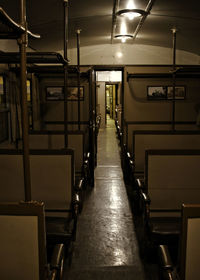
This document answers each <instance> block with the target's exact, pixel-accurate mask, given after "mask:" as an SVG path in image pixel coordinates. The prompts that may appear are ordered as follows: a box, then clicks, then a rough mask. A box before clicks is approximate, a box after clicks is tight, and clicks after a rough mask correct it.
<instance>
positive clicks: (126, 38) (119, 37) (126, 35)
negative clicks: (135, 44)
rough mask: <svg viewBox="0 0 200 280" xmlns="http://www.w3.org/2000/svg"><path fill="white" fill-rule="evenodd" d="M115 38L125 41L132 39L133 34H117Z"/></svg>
mask: <svg viewBox="0 0 200 280" xmlns="http://www.w3.org/2000/svg"><path fill="white" fill-rule="evenodd" d="M115 38H116V39H120V40H121V41H122V43H125V42H126V40H129V39H132V38H133V36H132V35H129V34H122V35H116V36H115Z"/></svg>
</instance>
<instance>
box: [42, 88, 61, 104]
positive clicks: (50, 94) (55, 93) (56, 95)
mask: <svg viewBox="0 0 200 280" xmlns="http://www.w3.org/2000/svg"><path fill="white" fill-rule="evenodd" d="M46 99H47V100H49V101H50V100H64V93H63V87H59V86H58V87H56V86H55V87H54V86H50V87H47V88H46Z"/></svg>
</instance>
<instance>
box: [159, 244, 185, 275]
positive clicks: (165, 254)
mask: <svg viewBox="0 0 200 280" xmlns="http://www.w3.org/2000/svg"><path fill="white" fill-rule="evenodd" d="M158 257H159V262H160V269H161V275H162V278H161V279H163V280H180V278H179V275H178V273H177V270H176V268H175V266H174V264H173V263H172V260H171V257H170V253H169V250H168V247H167V245H159V247H158Z"/></svg>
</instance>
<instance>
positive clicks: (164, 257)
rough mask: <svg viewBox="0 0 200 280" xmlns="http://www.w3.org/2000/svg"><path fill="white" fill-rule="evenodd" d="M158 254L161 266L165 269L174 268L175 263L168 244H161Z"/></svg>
mask: <svg viewBox="0 0 200 280" xmlns="http://www.w3.org/2000/svg"><path fill="white" fill-rule="evenodd" d="M158 255H159V260H160V264H161V267H162V268H164V269H173V263H172V260H171V257H170V254H169V250H168V247H167V245H159V247H158Z"/></svg>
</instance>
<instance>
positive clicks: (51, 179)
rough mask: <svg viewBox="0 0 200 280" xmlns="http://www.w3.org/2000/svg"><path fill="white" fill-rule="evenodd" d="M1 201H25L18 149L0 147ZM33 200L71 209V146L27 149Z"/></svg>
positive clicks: (20, 158)
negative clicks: (2, 148)
mask: <svg viewBox="0 0 200 280" xmlns="http://www.w3.org/2000/svg"><path fill="white" fill-rule="evenodd" d="M0 167H1V168H0V176H1V188H0V201H1V202H16V201H24V199H25V193H24V173H23V155H22V151H19V150H0ZM30 175H31V197H32V200H37V201H44V203H45V208H46V209H51V210H70V209H71V203H72V195H73V191H74V180H75V179H74V177H75V168H74V152H73V150H70V149H67V150H64V149H63V150H30Z"/></svg>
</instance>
